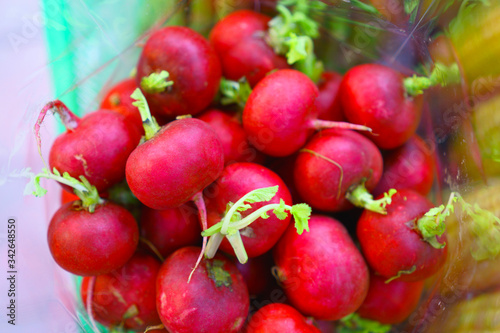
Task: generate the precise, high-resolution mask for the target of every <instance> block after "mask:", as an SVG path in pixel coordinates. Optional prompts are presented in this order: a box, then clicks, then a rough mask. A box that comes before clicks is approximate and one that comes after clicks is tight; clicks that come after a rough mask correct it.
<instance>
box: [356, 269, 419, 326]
mask: <svg viewBox="0 0 500 333" xmlns="http://www.w3.org/2000/svg"><path fill="white" fill-rule="evenodd" d="M386 280H387V278H384V277H382V276H380V275H376V274H373V273H371V274H370V288H369V289H368V294H367V295H366V298H365V300H364V302H363V304H361V307H360V308H359V309H358V311H357V313H358V314H359V315H360V316H361V317H363V318H366V319H371V320H375V321H378V322H379V323H382V324H391V325H392V324H399V323H401V322H402V321H404V320H405V319H406V318H408V317H409V316H410V314H411V313H412V312H413V311H414V310H415V308H416V307H417V305H418V301H419V300H420V296H421V295H422V290H423V289H424V281H418V282H402V281H398V280H394V281H391V282H389V283H385V281H386Z"/></svg>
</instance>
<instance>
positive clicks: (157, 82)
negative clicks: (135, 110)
mask: <svg viewBox="0 0 500 333" xmlns="http://www.w3.org/2000/svg"><path fill="white" fill-rule="evenodd" d="M169 76H170V74H169V73H168V72H167V71H161V72H160V73H151V74H150V75H149V76H145V77H143V78H142V79H141V88H142V90H144V91H145V92H146V93H148V94H158V93H162V92H164V91H165V89H167V87H170V86H171V85H173V84H174V82H173V81H171V80H168V77H169Z"/></svg>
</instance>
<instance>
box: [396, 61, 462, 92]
mask: <svg viewBox="0 0 500 333" xmlns="http://www.w3.org/2000/svg"><path fill="white" fill-rule="evenodd" d="M460 82H461V76H460V69H459V67H458V64H456V63H454V64H452V65H450V66H446V65H444V64H442V63H439V62H437V63H435V64H434V69H433V70H432V72H431V74H430V75H429V76H427V77H426V76H417V75H413V76H412V77H408V78H406V79H404V80H403V85H404V87H405V90H406V93H407V94H408V95H410V96H418V95H421V94H423V93H424V90H426V89H428V88H430V87H434V86H437V85H441V86H442V87H445V86H447V85H449V84H456V83H460Z"/></svg>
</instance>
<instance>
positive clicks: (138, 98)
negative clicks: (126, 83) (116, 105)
mask: <svg viewBox="0 0 500 333" xmlns="http://www.w3.org/2000/svg"><path fill="white" fill-rule="evenodd" d="M130 97H131V98H132V99H134V100H135V102H132V105H134V106H136V107H137V108H138V109H139V113H140V114H141V119H142V126H143V127H144V132H145V139H146V140H149V139H151V138H152V137H153V136H154V135H155V134H156V133H157V132H158V131H159V130H160V128H161V127H160V125H158V123H157V122H156V119H155V118H154V117H153V116H152V115H151V111H150V110H149V105H148V102H147V101H146V97H145V96H144V94H143V93H142V91H141V89H139V88H137V89H136V90H134V92H133V93H132V95H130Z"/></svg>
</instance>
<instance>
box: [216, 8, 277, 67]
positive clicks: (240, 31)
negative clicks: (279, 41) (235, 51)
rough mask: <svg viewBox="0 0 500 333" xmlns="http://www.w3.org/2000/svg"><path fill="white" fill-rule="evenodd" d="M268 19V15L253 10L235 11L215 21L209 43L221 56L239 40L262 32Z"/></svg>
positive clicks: (265, 28)
mask: <svg viewBox="0 0 500 333" xmlns="http://www.w3.org/2000/svg"><path fill="white" fill-rule="evenodd" d="M270 20H271V18H270V17H269V16H266V15H263V14H260V13H257V12H255V11H253V10H238V11H235V12H233V13H231V14H229V15H227V16H226V17H224V18H223V19H222V20H220V21H219V22H217V24H216V25H215V26H214V27H213V28H212V31H211V32H210V37H209V40H210V43H211V44H212V46H213V48H214V49H215V52H217V54H218V55H219V57H220V58H222V57H223V56H224V55H225V54H226V53H227V52H228V51H229V50H231V49H232V48H233V47H234V46H235V45H236V44H238V43H239V42H240V41H242V40H244V39H247V38H251V37H256V35H258V34H263V33H264V32H265V31H266V30H267V24H268V22H269V21H270Z"/></svg>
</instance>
